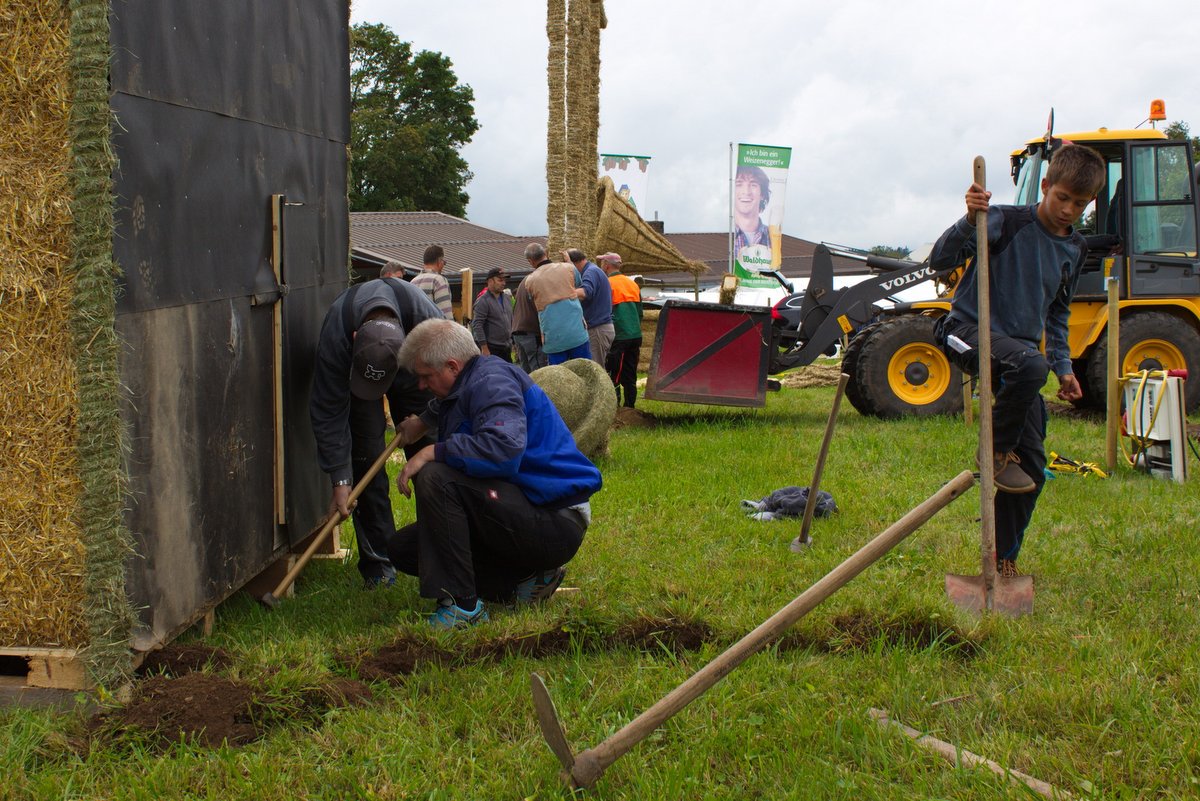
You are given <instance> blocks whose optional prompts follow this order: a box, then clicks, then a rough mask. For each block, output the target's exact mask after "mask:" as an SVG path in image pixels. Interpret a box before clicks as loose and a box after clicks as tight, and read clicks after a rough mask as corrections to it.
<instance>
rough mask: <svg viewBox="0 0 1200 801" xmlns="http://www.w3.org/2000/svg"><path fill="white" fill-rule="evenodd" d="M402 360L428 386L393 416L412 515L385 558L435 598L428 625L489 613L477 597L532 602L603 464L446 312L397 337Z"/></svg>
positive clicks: (454, 623)
mask: <svg viewBox="0 0 1200 801" xmlns="http://www.w3.org/2000/svg"><path fill="white" fill-rule="evenodd" d="M400 364H401V365H402V366H403V367H405V368H406V369H408V370H409V371H411V372H412V373H413V374H414V375H416V377H417V380H418V382H419V383H420V386H421V388H422V389H428V390H429V391H430V392H431V393H432V394H433V396H434V399H433V400H432V401H430V402H429V408H428V409H426V410H425V412H423V413H422V414H421V415H420V416H419V417H418V416H413V417H409V418H407V419H406V420H404V421H402V422H401V423H400V430H399V431H398V432H397V435H398V436H403V437H404V440H403V441H404V442H413V441H415V440H416V439H419V438H420V437H421V436H422V435H424V434H425V433H426V432H429V431H436V433H437V442H436V444H434V445H429V446H426V447H425V448H422V449H421V450H420V451H418V452H417V453H416V454H415V455H413V456H411V457H409V459H408V462H407V464H405V465H404V469H403V470H401V472H400V475H399V476H398V477H397V478H396V485H397V487H398V488H399V490H400V491H401V492H402V493H404V495H405V496H410V495H411V493H412V490H413V488H412V487H410V486H409V482H410V481H411V482H412V483H413V485H414V486H415V488H416V493H417V500H416V506H417V521H416V522H415V523H412V524H411V525H408V526H405V527H404V528H402V529H400V530H399V531H397V532H396V536H395V537H394V538H393V539H392V540H391V542H390V543H389V545H388V555H389V556H390V558H391V560H392V564H393V565H395V566H396V568H397V569H398V570H402V571H403V572H405V573H408V574H409V575H412V576H417V577H418V578H419V579H420V590H421V595H422V597H425V598H434V599H436V600H437V609H436V611H434V613H433V614H432V615H430V616H429V622H430V624H432V625H433V626H434V627H436V628H457V627H459V626H469V625H472V624H475V623H481V622H483V621H485V620H487V612H486V611H484V608H483V601H482V600H481V599H487V600H488V601H499V602H502V603H508V602H511V601H516V602H518V603H537V602H539V601H544V600H546V599H547V598H549V597H550V596H552V595H553V594H554V591H555V590H556V589H557V588H558V585H559V584H560V583H561V582H562V579H563V576H564V575H565V573H566V568H565V567H564V565H566V563H567V562H568V561H570V559H571V557H573V556H574V555H575V552H576V551H577V550H579V546H580V544H581V543H582V542H583V535H584V532H585V531H587V527H588V524H589V523H590V522H591V505H590V504H589V502H588V499H589V498H590V497H591V496H592V494H593V493H595V492H597V491H598V490H599V489H600V484H601V480H600V471H599V470H597V469H596V466H595V465H593V464H592V463H591V462H590V461H589V460H588V458H587V457H586V456H584V455H583V454H582V453H580V451H579V449H578V448H577V447H575V439H574V437H572V436H571V431H570V429H568V428H567V426H566V424H565V423H564V422H563V420H562V417H560V416H559V414H558V410H557V409H556V408H555V407H554V404H553V403H552V402H551V401H550V398H549V397H548V396H547V395H546V393H545V392H543V391H542V389H541V387H539V386H538V385H537V384H535V383H533V381H532V380H531V379H530V378H529V376H528V375H526V374H525V372H524V371H523V370H521V368H519V367H517V366H516V365H513V364H509V363H508V362H505V361H504V360H502V359H500V358H498V357H496V356H481V355H480V353H479V348H478V347H476V345H475V341H474V339H473V338H472V337H471V332H470V331H468V330H467V329H466V328H463V327H462V326H461V325H459V324H457V323H455V322H454V321H453V320H426V321H425V322H423V323H421V324H420V325H418V326H416V327H415V328H413V330H412V331H410V332H409V333H408V336H407V337H406V338H405V340H404V345H403V346H402V347H401V349H400Z"/></svg>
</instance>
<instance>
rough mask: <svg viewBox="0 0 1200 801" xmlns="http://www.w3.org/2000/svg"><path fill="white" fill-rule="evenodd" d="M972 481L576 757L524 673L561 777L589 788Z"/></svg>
mask: <svg viewBox="0 0 1200 801" xmlns="http://www.w3.org/2000/svg"><path fill="white" fill-rule="evenodd" d="M973 483H974V478H973V477H972V475H971V473H970V472H969V471H964V472H962V473H959V474H958V475H957V476H956V477H955V478H954V479H953V480H952V481H950V482H949V483H947V484H946V485H945V486H943V487H942V488H941V489H940V490H938V491H937V492H936V493H934V494H933V495H932V496H930V497H929V498H927V499H926V500H925V501H924V502H922V503H921V504H920V505H919V506H917V507H916V508H915V509H913V510H912V511H910V512H909V513H908V514H906V515H905V516H904V517H902V518H900V519H899V520H898V521H896V522H895V523H893V524H892V525H891V526H890V527H889V528H888V529H887V530H886V531H884V532H883V533H882V534H880V535H878V536H877V537H875V539H873V540H871V541H870V542H868V543H867V544H866V545H864V546H863V547H862V548H861V549H859V550H858V552H857V553H855V554H854V555H852V556H851V557H850V558H848V559H847V560H846V561H844V562H842V563H841V564H840V565H838V566H837V567H835V568H834V569H833V570H832V571H830V572H829V573H828V574H827V575H826V576H825V577H824V578H822V579H821V580H820V581H818V582H817V583H816V584H814V585H813V586H812V587H810V588H809V589H807V590H806V591H805V592H804V593H803V594H801V595H799V596H798V597H797V598H795V599H794V600H793V601H792V602H791V603H789V604H788V605H787V606H785V607H784V608H783V609H781V610H779V611H778V612H776V613H775V614H774V615H772V616H771V617H770V618H768V619H767V620H766V622H764V623H763V624H762V625H760V626H759V627H758V628H756V629H755V630H754V631H752V632H750V633H749V634H747V635H746V636H745V637H743V638H742V639H741V640H739V641H738V642H737V643H736V644H734V645H733V646H732V647H730V648H729V650H727V651H725V653H723V654H721V655H720V656H718V657H717V658H716V659H714V660H713V661H711V662H709V663H708V664H707V665H705V666H704V667H703V668H701V669H700V670H699V671H698V672H697V673H696V674H695V675H693V676H692V677H691V678H690V679H688V680H687V681H685V682H684V683H683V684H681V685H679V686H678V687H676V688H675V689H674V690H672V691H671V692H670V693H668V694H667V695H666V696H665V697H664V698H663V699H662V700H660V701H659V702H658V703H656V704H655V705H654V706H652V707H650V708H649V709H647V710H646V711H645V712H643V713H642V714H641V715H639V716H638V717H636V718H634V719H633V720H632V721H630V722H629V723H628V724H627V725H626V726H625V727H624V728H622V729H621V730H620V731H618V732H617V733H615V734H613V735H612V736H611V737H609V738H608V739H607V740H605V741H604V742H602V743H600V744H599V745H598V746H596V747H595V748H589V749H588V750H586V751H583V752H581V753H579V754H578V755H576V754H573V753H572V752H571V746H570V745H569V744H568V743H567V736H566V734H565V733H564V732H563V728H562V725H561V724H560V723H559V721H558V713H557V712H556V711H555V709H554V702H553V701H552V700H551V699H550V693H549V692H548V691H547V690H546V685H545V684H544V683H543V682H542V678H541V677H540V676H539V675H538V674H536V673H534V674H532V675H531V676H530V681H531V683H532V686H533V705H534V709H535V710H536V711H537V717H538V724H539V725H540V726H541V728H542V736H543V737H545V738H546V743H547V744H548V745H549V746H550V750H551V751H553V752H554V755H555V756H557V757H558V761H559V762H560V763H562V766H563V772H564V778H565V779H566V780H567V781H568V782H570V783H571V784H572V785H574V786H576V787H591V786H592V785H594V784H595V783H596V781H597V780H598V779H599V778H600V776H601V775H603V773H604V771H605V770H607V768H608V766H609V765H611V764H612V763H613V762H616V761H617V760H618V759H620V758H621V756H622V755H624V754H625V753H626V752H627V751H629V750H630V749H631V748H633V747H634V746H635V745H637V744H638V743H640V742H641V741H642V740H644V739H645V738H646V737H647V736H649V735H650V733H651V732H653V731H654V730H655V729H657V728H658V727H659V726H661V725H662V724H663V723H665V722H666V721H667V719H668V718H670V717H671V716H673V715H674V714H675V713H676V712H678V711H680V710H681V709H683V708H684V707H685V706H687V705H688V704H689V703H691V702H692V701H694V700H695V699H696V698H698V697H699V696H701V695H702V694H704V693H705V692H706V691H707V690H708V689H709V688H711V687H712V686H713V685H714V684H716V683H717V682H718V681H720V680H721V679H723V678H724V677H725V676H727V675H728V674H730V673H732V672H733V670H734V668H736V667H737V666H738V665H740V664H741V663H742V662H744V661H745V660H746V658H747V657H749V656H750V655H751V654H753V653H755V652H756V651H759V650H761V649H762V648H764V647H765V646H766V645H768V644H769V643H771V642H772V641H774V640H776V639H777V638H779V636H780V635H782V634H783V632H784V631H786V630H787V629H788V628H789V627H791V626H792V624H794V623H795V622H796V621H797V620H799V619H800V618H802V617H804V616H805V615H806V614H808V613H809V612H810V611H812V610H813V608H815V607H816V606H817V605H818V604H820V603H821V602H822V601H824V600H825V599H826V598H828V597H829V596H830V595H833V593H835V592H836V591H837V590H839V589H840V588H841V587H842V586H843V585H845V584H846V583H847V582H849V581H850V580H851V579H853V578H854V577H855V576H857V575H858V574H859V573H861V572H862V571H863V570H865V569H866V568H867V567H868V566H870V565H871V564H872V563H874V562H875V561H876V560H878V559H879V558H880V557H881V556H883V555H884V554H885V553H887V552H888V551H890V550H891V549H892V548H893V547H895V546H896V545H897V544H898V543H899V542H900V541H901V540H903V539H904V538H905V537H907V536H908V535H909V534H911V533H912V532H914V531H916V530H917V529H918V528H920V527H921V525H922V524H924V523H925V521H927V520H928V519H929V518H931V517H933V516H934V515H935V514H936V513H937V512H938V511H940V510H941V509H943V508H944V507H945V506H947V505H948V504H949V503H950V502H951V501H952V500H954V499H955V498H957V497H958V496H959V495H962V494H963V493H964V492H966V491H967V489H968V488H970V487H971V485H972V484H973Z"/></svg>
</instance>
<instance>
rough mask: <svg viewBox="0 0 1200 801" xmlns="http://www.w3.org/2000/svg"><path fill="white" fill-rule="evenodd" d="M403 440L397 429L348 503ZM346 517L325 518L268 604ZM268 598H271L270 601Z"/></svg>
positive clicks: (334, 512)
mask: <svg viewBox="0 0 1200 801" xmlns="http://www.w3.org/2000/svg"><path fill="white" fill-rule="evenodd" d="M403 441H404V437H403V436H401V434H400V431H399V429H397V431H396V435H395V436H394V437H392V441H391V442H390V443H389V444H388V446H387V447H386V448H384V449H383V453H381V454H379V457H378V458H377V459H376V460H375V463H374V464H372V465H371V469H369V470H368V471H367V472H366V473H365V474H364V475H363V477H362V478H361V479H359V481H358V483H357V484H355V485H354V489H352V490H351V491H350V499H349V501H348V504H350V505H353V504H354V502H355V501H357V500H358V496H359V495H362V494H363V491H364V490H365V489H366V488H367V485H368V484H370V483H371V480H372V479H374V478H375V476H376V474H377V473H378V472H379V471H380V470H382V469H383V466H384V465H385V464H387V460H388V458H389V457H391V455H392V454H393V453H394V452H395V450H396V448H398V447H400V443H401V442H403ZM345 519H346V518H345V517H343V516H342V514H341V513H340V512H338V511H337V510H336V509H335V510H334V511H333V512H330V514H329V516H328V517H327V518H325V524H324V525H323V526H321V530H320V531H319V532H318V533H317V536H315V537H313V539H312V542H310V543H309V544H308V547H307V548H306V549H304V553H302V554H301V555H300V558H299V559H297V560H296V564H294V565H292V569H291V570H289V571H288V572H287V575H286V576H284V577H283V579H282V580H281V581H280V582H279V586H277V587H276V588H275V589H274V590H272V591H271V592H270V593H269V595H268V596H264V598H263V600H264V601H266V602H267V605H268V606H273V605H274V604H273V601H275V600H278V599H279V598H282V597H283V594H284V593H285V592H287V590H288V587H290V586H292V582H294V581H295V580H296V577H297V576H299V575H300V573H301V571H303V570H304V568H305V566H306V565H308V563H309V561H310V560H311V559H312V557H313V554H315V553H316V552H317V549H318V548H320V547H321V546H322V545H323V544H324V543H325V540H326V539H327V538H328V537H329V535H330V534H331V533H333V528H334V526H336V525H337V524H339V523H341V522H342V521H343V520H345ZM268 598H270V599H271V600H270V601H268V600H267V599H268Z"/></svg>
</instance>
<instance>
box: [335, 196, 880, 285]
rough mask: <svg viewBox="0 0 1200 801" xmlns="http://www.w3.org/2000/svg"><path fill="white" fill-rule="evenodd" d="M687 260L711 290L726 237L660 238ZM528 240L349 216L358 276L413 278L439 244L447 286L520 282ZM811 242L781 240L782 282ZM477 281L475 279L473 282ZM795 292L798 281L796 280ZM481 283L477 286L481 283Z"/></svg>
mask: <svg viewBox="0 0 1200 801" xmlns="http://www.w3.org/2000/svg"><path fill="white" fill-rule="evenodd" d="M665 235H666V237H667V239H669V240H670V241H671V243H672V244H674V245H675V247H677V248H678V249H679V251H680V252H681V253H682V254H683V255H684V256H686V257H687V258H689V259H696V260H698V261H702V262H704V263H705V264H707V265H708V266H709V272H708V273H707V274H705V275H702V276H700V279H699V280H700V285H701V286H714V285H716V284H717V283H718V282H719V281H720V280H721V276H722V275H723V274H724V273H725V271H726V269H727V268H728V262H729V234H727V233H725V232H720V233H698V234H674V233H669V234H665ZM530 242H538V243H541V244H543V245H544V244H546V237H545V235H539V236H513V235H511V234H505V233H502V232H500V231H496V230H493V229H491V228H484V227H483V226H481V225H475V224H474V223H472V222H469V221H467V220H464V219H462V218H461V217H454V216H452V215H449V214H443V213H441V212H436V211H387V212H353V213H351V214H350V244H351V256H352V260H353V264H354V268H355V270H356V271H357V272H358V273H359V274H360V275H362V276H363V277H373V276H374V275H375V274H377V273H378V271H379V268H380V267H382V266H383V264H384V262H386V261H389V260H394V261H398V262H400V263H401V264H403V265H404V267H405V272H406V273H407V274H409V275H415V274H416V273H418V272H420V270H421V266H422V264H421V262H422V255H423V254H424V252H425V248H426V247H428V246H429V245H433V244H438V245H441V246H442V247H443V248H444V249H445V251H446V268H445V270H444V271H443V274H444V275H445V276H446V279H447V280H448V281H449V283H450V285H451V286H452V287H457V285H458V284H459V283H461V281H460V278H459V275H460V273H461V272H462V271H463V270H464V269H467V268H470V269H471V270H473V271H474V273H475V275H477V276H478V275H480V273H485V272H486V271H487V270H488V269H490V268H492V267H503V268H504V269H505V271H507V272H508V273H509V275H510V276H512V277H514V278H521V277H523V276H525V275H526V274H528V273H529V272H530V268H529V263H528V262H526V261H525V246H526V245H527V244H529V243H530ZM816 246H817V245H816V243H815V242H810V241H808V240H807V239H801V238H799V237H796V236H789V235H787V234H785V235H784V236H783V241H782V249H783V263H782V264H781V266H780V272H781V273H783V275H784V276H785V277H786V278H789V279H793V280H794V279H797V278H806V277H807V276H808V275H809V273H810V272H811V270H812V257H813V251H814V250H815V249H816ZM833 268H834V274H836V275H851V274H855V273H858V274H861V273H864V272H866V268H865V266H864V265H863V264H862V263H861V262H859V261H855V260H853V259H848V258H844V257H841V256H838V255H836V254H835V255H834V257H833ZM481 280H482V279H477V282H479V281H481ZM694 282H695V279H693V277H692V275H691V273H688V272H682V271H681V272H677V273H655V274H654V275H653V276H651V277H650V279H649V281H648V283H650V284H652V285H655V286H657V285H660V284H661V285H663V286H673V287H691V286H693V285H694ZM796 283H797V287H796V288H797V289H800V288H801V286H800V285H799V284H801V283H802V282H796ZM480 285H481V284H480Z"/></svg>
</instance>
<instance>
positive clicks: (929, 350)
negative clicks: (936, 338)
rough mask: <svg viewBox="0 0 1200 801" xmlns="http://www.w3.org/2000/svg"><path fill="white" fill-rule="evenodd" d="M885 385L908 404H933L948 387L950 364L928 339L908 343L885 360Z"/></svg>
mask: <svg viewBox="0 0 1200 801" xmlns="http://www.w3.org/2000/svg"><path fill="white" fill-rule="evenodd" d="M888 386H889V387H890V388H891V390H892V393H893V394H895V396H896V397H897V398H899V399H900V400H902V401H904V402H905V403H907V404H909V405H912V406H924V405H926V404H929V403H933V402H934V401H936V400H937V399H938V398H940V397H942V395H944V394H945V393H946V390H947V389H949V388H950V363H949V362H948V361H946V356H945V354H943V353H942V352H941V351H940V350H939V349H938V348H937V347H936V346H934V345H932V344H930V343H928V342H912V343H909V344H908V345H905V346H903V347H902V348H900V349H899V350H897V351H896V352H895V353H894V354H892V358H891V360H889V361H888Z"/></svg>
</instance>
